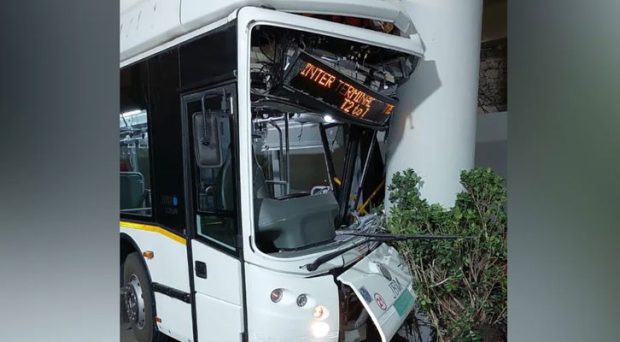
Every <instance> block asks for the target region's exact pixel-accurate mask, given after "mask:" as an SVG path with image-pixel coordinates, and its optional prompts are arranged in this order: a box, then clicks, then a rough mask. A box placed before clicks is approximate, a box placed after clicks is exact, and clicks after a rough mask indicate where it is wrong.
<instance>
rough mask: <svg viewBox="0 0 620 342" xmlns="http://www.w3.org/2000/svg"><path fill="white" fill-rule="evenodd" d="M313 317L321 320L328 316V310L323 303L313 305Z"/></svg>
mask: <svg viewBox="0 0 620 342" xmlns="http://www.w3.org/2000/svg"><path fill="white" fill-rule="evenodd" d="M312 316H314V318H315V319H318V320H319V321H322V320H324V319H326V318H327V317H329V311H328V310H327V308H326V307H324V306H323V305H317V306H315V307H314V312H313V313H312Z"/></svg>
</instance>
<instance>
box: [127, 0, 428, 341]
mask: <svg viewBox="0 0 620 342" xmlns="http://www.w3.org/2000/svg"><path fill="white" fill-rule="evenodd" d="M266 3H267V4H269V8H265V7H256V6H258V5H259V4H266ZM397 4H398V2H388V1H379V0H373V1H366V2H365V3H364V4H358V2H357V1H353V0H340V1H329V2H328V1H323V0H306V1H271V2H269V1H247V0H236V1H223V0H219V1H189V0H187V1H186V0H184V1H179V0H177V1H165V2H156V1H137V2H136V1H134V2H132V3H131V4H122V13H121V65H120V72H121V84H120V89H121V106H120V120H119V122H120V177H121V178H120V185H121V193H120V195H121V200H120V217H121V221H120V244H121V247H120V251H121V256H120V258H121V289H122V291H121V293H122V303H123V305H122V307H123V315H125V316H126V319H127V320H128V321H129V322H130V325H131V330H132V331H133V334H134V336H135V338H136V340H138V341H140V342H147V341H157V340H158V339H159V337H160V336H161V335H167V336H169V337H172V338H174V339H176V340H179V341H194V342H196V341H200V342H206V341H282V342H288V341H375V340H376V341H389V340H390V339H392V338H393V336H394V335H395V334H396V332H397V331H398V330H399V328H400V327H401V326H402V325H403V323H404V322H405V320H406V318H407V316H408V315H409V314H410V312H411V311H412V309H413V305H414V301H415V294H414V292H413V290H412V285H411V284H412V277H411V274H410V273H409V271H408V269H407V267H406V266H405V264H404V263H403V262H402V261H401V258H400V256H399V254H398V252H397V251H396V250H395V249H394V248H392V247H390V246H388V245H387V244H386V243H384V241H383V240H389V239H387V238H385V236H384V235H377V234H376V233H378V232H379V229H380V222H381V219H382V214H381V211H380V210H373V208H378V207H379V206H380V205H381V204H382V203H383V200H384V192H385V184H384V178H385V171H384V159H385V156H384V149H383V139H384V136H385V134H386V132H388V134H389V122H390V117H391V116H392V114H393V113H394V111H395V108H397V107H398V98H397V93H396V91H397V89H398V88H399V86H400V85H401V84H403V82H405V81H406V80H407V79H408V78H409V77H410V75H411V74H412V72H413V70H414V69H415V66H416V64H417V62H418V60H419V59H420V58H421V57H422V51H423V49H422V46H421V43H420V41H419V39H417V36H416V35H414V34H412V32H411V30H412V25H411V22H410V20H409V19H408V17H407V16H406V15H405V14H404V12H403V11H402V10H401V9H400V8H398V7H397Z"/></svg>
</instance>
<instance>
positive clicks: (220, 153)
mask: <svg viewBox="0 0 620 342" xmlns="http://www.w3.org/2000/svg"><path fill="white" fill-rule="evenodd" d="M182 106H183V109H182V115H183V120H182V122H183V139H184V156H185V178H186V191H185V193H186V196H187V198H186V201H187V203H188V205H187V208H188V215H187V217H188V220H189V222H188V227H190V237H191V244H190V251H189V253H190V254H189V255H190V258H191V265H192V269H193V274H192V275H191V278H192V279H193V290H192V296H193V301H194V305H195V310H196V316H195V317H196V319H195V321H196V329H197V334H198V340H199V341H200V342H205V341H239V340H240V339H241V334H242V332H243V302H242V281H241V279H242V278H241V263H240V259H239V254H240V248H239V247H240V246H238V245H237V244H238V241H240V239H239V238H238V232H239V222H238V221H237V210H238V208H237V197H238V196H237V186H238V185H237V184H238V183H237V172H238V170H236V168H237V166H236V163H235V160H236V153H235V151H236V148H235V139H234V137H235V132H234V125H233V122H234V118H233V111H234V109H235V106H236V98H235V84H230V85H226V86H221V87H217V88H212V89H206V90H202V91H197V92H194V93H190V94H185V95H183V96H182Z"/></svg>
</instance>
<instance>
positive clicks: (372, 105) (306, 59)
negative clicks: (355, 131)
mask: <svg viewBox="0 0 620 342" xmlns="http://www.w3.org/2000/svg"><path fill="white" fill-rule="evenodd" d="M284 83H285V85H286V86H288V87H290V88H292V89H293V90H295V91H297V92H300V93H303V94H305V95H309V96H311V97H312V98H314V100H316V101H318V102H320V103H321V104H323V105H325V106H327V107H329V108H331V109H332V111H333V112H335V114H338V115H340V116H341V117H344V118H345V119H353V120H357V121H362V122H364V123H365V124H367V125H372V126H377V125H378V126H383V125H385V123H386V122H387V120H388V119H389V117H390V115H391V114H392V112H393V111H394V106H396V100H393V99H390V98H388V97H386V96H383V95H381V94H378V93H376V92H374V91H372V90H370V89H368V88H367V87H365V86H362V85H360V84H359V83H357V82H356V81H354V80H352V79H350V78H349V77H347V76H345V75H342V74H341V73H339V72H337V71H335V70H334V69H332V68H330V67H329V66H327V65H325V64H323V63H321V62H320V61H318V60H316V59H314V58H313V57H310V56H309V55H307V54H305V53H300V54H299V56H298V57H297V59H296V60H295V62H294V63H293V65H292V66H291V67H290V69H289V71H288V73H287V75H286V77H285V81H284Z"/></svg>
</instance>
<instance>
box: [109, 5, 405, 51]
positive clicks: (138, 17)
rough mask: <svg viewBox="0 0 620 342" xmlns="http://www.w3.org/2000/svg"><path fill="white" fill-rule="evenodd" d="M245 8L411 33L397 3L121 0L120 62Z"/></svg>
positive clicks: (224, 18)
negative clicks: (373, 23) (383, 24)
mask: <svg viewBox="0 0 620 342" xmlns="http://www.w3.org/2000/svg"><path fill="white" fill-rule="evenodd" d="M246 6H256V7H260V6H263V7H268V8H273V9H276V10H280V11H286V12H303V13H313V14H332V15H343V16H353V17H359V18H368V19H375V20H382V21H388V22H393V23H394V24H395V26H396V27H398V28H399V29H400V30H401V32H404V33H405V34H406V35H409V34H411V33H412V30H413V25H412V23H411V19H410V18H409V16H407V15H406V14H405V12H404V9H403V8H402V6H401V1H400V0H365V1H363V2H362V1H360V0H208V1H205V0H183V1H181V0H159V1H157V0H121V6H120V9H121V13H120V16H121V17H120V33H121V36H120V59H121V61H122V60H126V59H129V58H131V57H133V56H136V55H138V54H140V53H143V52H145V51H147V50H149V49H152V48H154V47H156V46H158V45H160V44H163V43H165V42H168V41H170V40H173V39H175V38H177V37H179V36H181V35H184V34H186V33H189V32H192V31H194V30H196V29H198V28H201V27H203V26H206V25H209V24H213V23H216V22H218V21H224V22H225V21H226V18H227V17H228V19H232V18H234V15H235V10H236V9H239V8H242V7H246ZM231 13H232V18H231V17H230V16H231ZM224 22H222V23H224Z"/></svg>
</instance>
